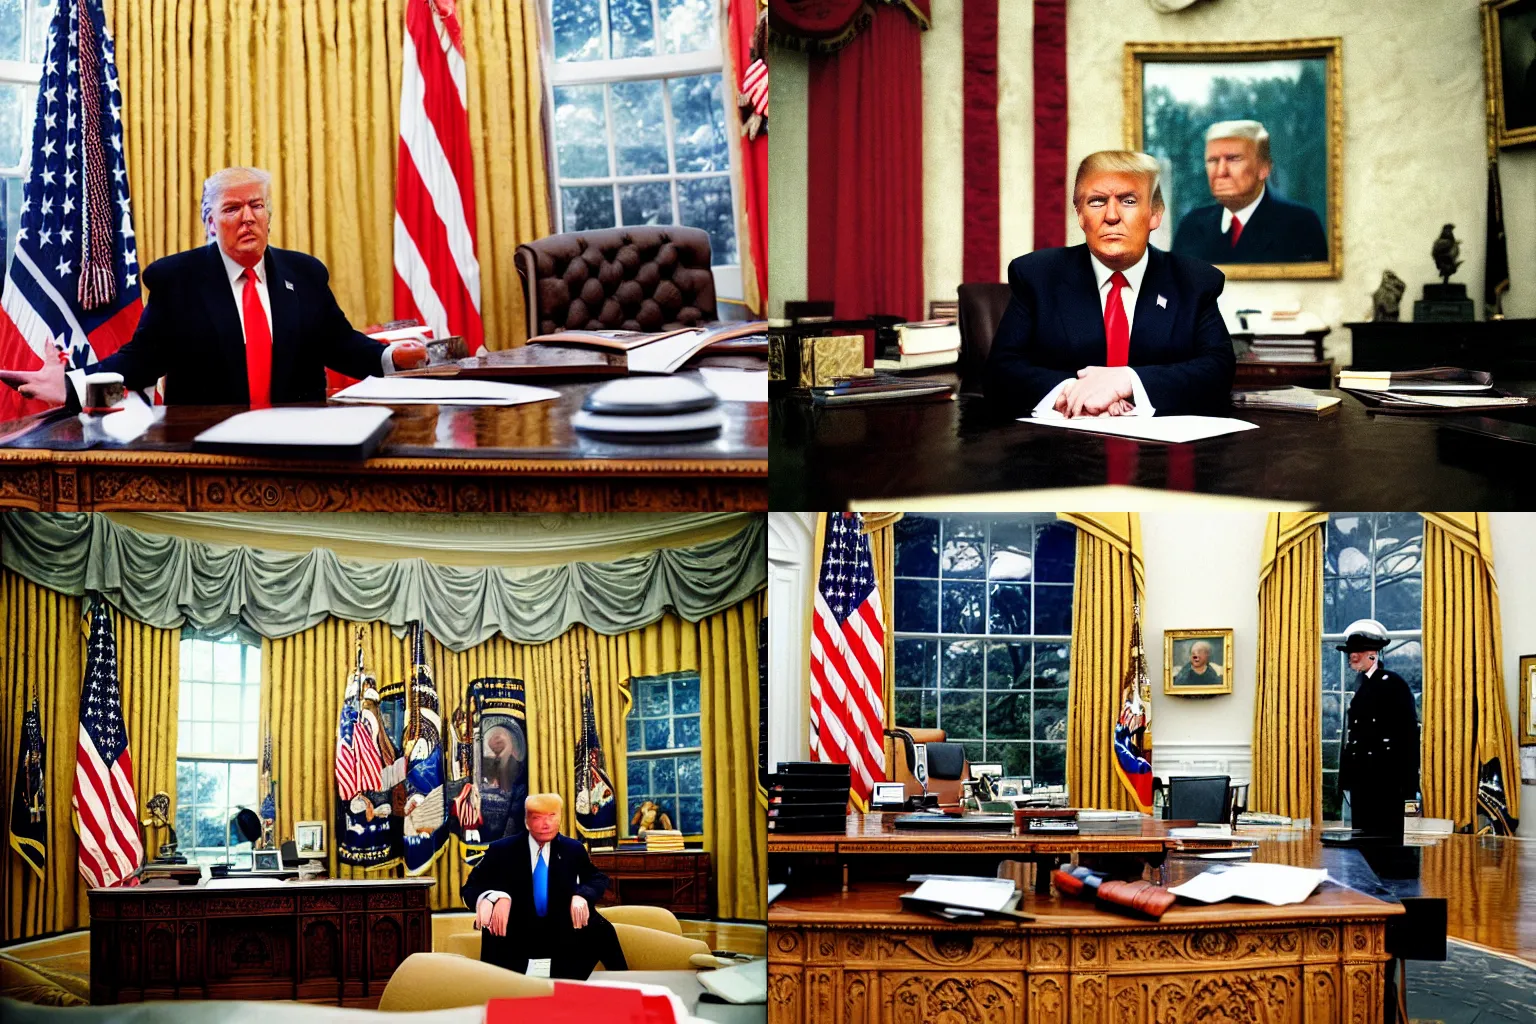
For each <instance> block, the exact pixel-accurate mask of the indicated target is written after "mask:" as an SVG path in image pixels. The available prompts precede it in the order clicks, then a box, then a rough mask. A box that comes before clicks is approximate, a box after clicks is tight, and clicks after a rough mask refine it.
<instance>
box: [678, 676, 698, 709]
mask: <svg viewBox="0 0 1536 1024" xmlns="http://www.w3.org/2000/svg"><path fill="white" fill-rule="evenodd" d="M698 711H699V677H698V676H685V677H683V678H682V679H674V680H672V713H673V714H677V715H693V714H697V713H698Z"/></svg>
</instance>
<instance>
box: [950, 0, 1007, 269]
mask: <svg viewBox="0 0 1536 1024" xmlns="http://www.w3.org/2000/svg"><path fill="white" fill-rule="evenodd" d="M962 35H963V37H964V40H965V76H964V79H963V84H962V86H961V88H962V89H963V90H964V92H965V239H964V248H963V250H962V252H963V256H962V262H961V272H962V276H961V278H960V280H962V281H998V280H1001V279H1002V278H1001V274H1002V266H1001V265H1002V260H1001V257H1000V249H1001V246H1002V241H1001V239H1000V237H999V236H1000V234H1001V231H1002V219H1001V212H1000V209H999V205H1000V204H999V199H998V194H997V193H998V176H999V171H998V164H997V141H998V140H997V0H966V4H965V14H964V20H963V25H962Z"/></svg>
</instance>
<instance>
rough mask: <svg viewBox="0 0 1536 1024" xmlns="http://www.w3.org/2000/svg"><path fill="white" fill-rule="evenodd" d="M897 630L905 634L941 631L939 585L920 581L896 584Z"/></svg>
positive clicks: (900, 581)
mask: <svg viewBox="0 0 1536 1024" xmlns="http://www.w3.org/2000/svg"><path fill="white" fill-rule="evenodd" d="M896 628H897V629H898V630H900V631H901V632H903V633H937V632H938V631H939V584H938V583H937V582H933V583H929V582H927V581H918V580H898V581H897V583H896Z"/></svg>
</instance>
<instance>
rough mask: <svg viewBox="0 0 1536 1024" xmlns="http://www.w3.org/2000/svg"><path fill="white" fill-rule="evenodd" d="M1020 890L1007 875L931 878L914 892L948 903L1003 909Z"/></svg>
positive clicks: (925, 897)
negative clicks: (1001, 876) (953, 878)
mask: <svg viewBox="0 0 1536 1024" xmlns="http://www.w3.org/2000/svg"><path fill="white" fill-rule="evenodd" d="M1016 891H1017V889H1016V888H1015V887H1014V884H1013V882H1012V881H1011V880H1009V879H1006V878H977V879H973V880H970V881H963V882H962V881H957V880H951V879H944V878H931V879H929V880H928V881H926V882H924V883H923V884H922V885H919V886H918V887H917V890H916V891H915V892H913V893H912V895H913V896H915V897H917V898H918V899H920V900H927V901H928V902H930V903H942V904H944V905H945V906H946V907H961V908H966V909H973V910H1002V909H1004V908H1006V907H1007V906H1008V905H1009V904H1010V903H1011V902H1012V900H1013V894H1014V893H1015V892H1016Z"/></svg>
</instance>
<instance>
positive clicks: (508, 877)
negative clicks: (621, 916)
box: [459, 832, 616, 977]
mask: <svg viewBox="0 0 1536 1024" xmlns="http://www.w3.org/2000/svg"><path fill="white" fill-rule="evenodd" d="M549 845H550V850H549V889H548V896H549V903H548V907H547V911H546V914H545V917H544V918H542V919H540V918H539V917H538V915H537V914H535V913H534V909H533V859H532V858H531V857H530V856H529V851H528V833H526V832H523V833H519V834H518V835H515V836H508V837H507V838H506V839H498V840H496V841H495V842H494V843H492V844H491V845H490V846H488V847H486V849H485V856H483V857H481V858H480V861H479V863H477V864H476V865H475V868H474V870H473V871H471V872H470V873H469V877H468V878H466V879H465V880H464V886H463V888H461V889H460V890H459V895H460V896H462V897H463V898H464V906H466V907H468V908H469V910H470V911H471V912H474V911H475V910H476V909H477V907H478V905H479V902H480V894H481V893H484V892H487V891H489V890H492V889H500V890H501V891H502V892H504V893H506V894H507V895H509V896H511V897H512V909H511V916H510V917H509V918H508V920H507V934H506V935H504V936H495V935H492V934H491V933H490V932H484V933H482V935H481V936H480V959H481V960H484V961H486V962H487V963H493V964H496V965H497V966H499V967H506V968H508V969H509V970H514V971H517V972H518V973H523V972H524V971H525V970H526V969H527V964H528V960H529V959H530V958H533V957H543V956H551V955H554V954H556V953H559V952H560V951H562V950H563V949H564V947H565V946H566V945H567V944H568V943H569V942H570V941H572V940H573V938H574V937H575V933H576V929H575V928H574V927H573V926H572V925H571V897H572V896H580V897H582V898H583V899H585V900H586V901H587V904H588V906H589V907H590V909H591V912H592V916H591V918H590V919H589V923H588V925H587V928H584V929H582V931H587V930H588V929H591V935H592V937H593V938H594V939H597V940H599V941H601V940H602V939H606V938H608V937H610V936H611V935H612V927H611V926H610V925H609V924H608V923H607V922H606V921H605V920H603V918H602V916H601V915H600V914H598V912H597V904H598V901H599V900H601V899H602V898H603V893H604V892H606V891H607V889H608V876H607V875H605V874H603V873H602V872H601V871H599V870H597V868H595V867H593V866H592V858H590V857H589V856H587V848H586V847H585V846H583V845H581V844H580V843H578V842H577V841H576V840H574V839H571V838H570V837H568V836H562V835H556V836H555V838H554V839H551V840H550V843H549ZM615 941H616V940H615ZM599 958H600V957H593V959H599ZM590 969H591V968H590V967H588V970H590ZM585 976H586V975H584V974H583V975H582V977H585Z"/></svg>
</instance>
